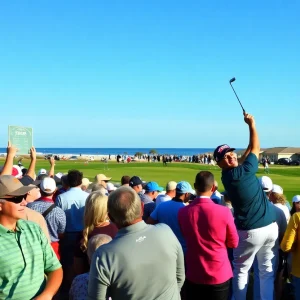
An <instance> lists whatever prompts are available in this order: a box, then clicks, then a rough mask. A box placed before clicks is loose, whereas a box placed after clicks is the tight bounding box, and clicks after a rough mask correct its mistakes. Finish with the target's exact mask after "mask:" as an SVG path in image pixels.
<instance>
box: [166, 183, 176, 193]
mask: <svg viewBox="0 0 300 300" xmlns="http://www.w3.org/2000/svg"><path fill="white" fill-rule="evenodd" d="M176 186H177V182H175V181H169V182H168V183H167V186H166V191H167V192H168V191H174V190H176Z"/></svg>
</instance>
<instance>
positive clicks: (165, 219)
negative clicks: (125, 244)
mask: <svg viewBox="0 0 300 300" xmlns="http://www.w3.org/2000/svg"><path fill="white" fill-rule="evenodd" d="M174 199H175V200H170V201H166V202H162V203H160V204H159V205H158V206H156V208H155V210H154V211H153V212H152V213H151V215H150V217H151V218H152V219H153V220H155V221H158V222H159V223H164V224H167V225H169V227H170V228H171V229H172V231H173V232H174V234H175V235H176V237H177V239H178V241H179V242H180V244H181V247H182V250H183V252H184V253H185V251H186V243H185V240H184V238H183V235H182V233H181V230H180V227H179V222H178V211H179V210H180V209H181V208H182V207H185V205H184V204H183V202H182V201H180V200H176V198H174Z"/></svg>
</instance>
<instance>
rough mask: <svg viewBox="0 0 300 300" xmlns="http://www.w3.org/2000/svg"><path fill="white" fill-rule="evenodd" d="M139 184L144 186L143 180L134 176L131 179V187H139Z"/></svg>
mask: <svg viewBox="0 0 300 300" xmlns="http://www.w3.org/2000/svg"><path fill="white" fill-rule="evenodd" d="M139 184H143V181H142V180H141V178H140V177H138V176H133V177H131V178H130V181H129V185H130V186H131V187H134V186H137V185H139Z"/></svg>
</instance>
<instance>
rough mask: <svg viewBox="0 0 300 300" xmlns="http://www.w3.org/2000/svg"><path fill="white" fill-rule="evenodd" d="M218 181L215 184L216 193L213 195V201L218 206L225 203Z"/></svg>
mask: <svg viewBox="0 0 300 300" xmlns="http://www.w3.org/2000/svg"><path fill="white" fill-rule="evenodd" d="M218 186H219V184H218V181H217V180H215V183H214V189H215V190H214V192H213V193H212V195H211V200H212V201H213V202H214V203H216V204H222V205H223V204H224V203H223V197H222V194H221V193H220V192H219V191H218Z"/></svg>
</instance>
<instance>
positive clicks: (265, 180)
mask: <svg viewBox="0 0 300 300" xmlns="http://www.w3.org/2000/svg"><path fill="white" fill-rule="evenodd" d="M258 180H259V182H260V185H261V187H262V188H263V190H264V191H265V192H270V191H271V190H272V188H273V182H272V179H271V178H270V177H268V176H262V177H260V178H258Z"/></svg>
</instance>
